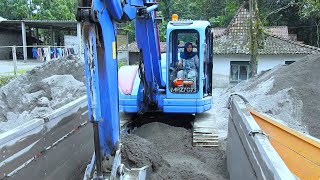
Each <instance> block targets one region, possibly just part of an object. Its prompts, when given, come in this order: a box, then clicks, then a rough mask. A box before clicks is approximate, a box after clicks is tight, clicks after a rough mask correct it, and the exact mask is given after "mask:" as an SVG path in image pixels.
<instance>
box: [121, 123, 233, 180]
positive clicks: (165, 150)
mask: <svg viewBox="0 0 320 180" xmlns="http://www.w3.org/2000/svg"><path fill="white" fill-rule="evenodd" d="M122 143H123V148H122V163H124V164H125V165H126V167H130V168H133V167H143V166H145V165H149V166H150V167H151V170H152V172H151V179H228V172H227V166H226V158H225V154H224V152H223V150H221V149H220V148H204V147H193V146H192V133H191V131H190V130H187V129H185V128H182V127H174V126H169V125H166V124H163V123H159V122H153V123H149V124H146V125H143V126H142V127H139V128H137V129H136V130H135V131H134V132H133V134H130V135H126V136H124V137H122Z"/></svg>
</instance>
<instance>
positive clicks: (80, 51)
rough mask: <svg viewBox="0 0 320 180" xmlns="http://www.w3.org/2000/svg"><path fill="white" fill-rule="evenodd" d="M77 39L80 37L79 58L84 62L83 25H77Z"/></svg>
mask: <svg viewBox="0 0 320 180" xmlns="http://www.w3.org/2000/svg"><path fill="white" fill-rule="evenodd" d="M77 37H78V41H79V42H78V46H79V47H78V51H79V54H78V56H79V57H80V59H81V60H82V59H83V54H84V53H83V52H82V51H83V47H82V38H81V23H79V22H78V23H77Z"/></svg>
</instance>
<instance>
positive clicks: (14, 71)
mask: <svg viewBox="0 0 320 180" xmlns="http://www.w3.org/2000/svg"><path fill="white" fill-rule="evenodd" d="M12 58H13V73H14V75H15V76H16V75H17V50H16V46H13V47H12Z"/></svg>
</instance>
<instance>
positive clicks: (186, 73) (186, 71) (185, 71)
mask: <svg viewBox="0 0 320 180" xmlns="http://www.w3.org/2000/svg"><path fill="white" fill-rule="evenodd" d="M178 67H179V68H180V69H181V70H180V71H178V73H177V78H179V79H185V78H188V79H193V82H194V86H195V85H196V80H197V74H198V73H197V69H198V67H199V58H198V55H197V53H196V52H193V45H192V43H191V42H187V43H186V44H185V46H184V51H183V53H180V58H179V62H178Z"/></svg>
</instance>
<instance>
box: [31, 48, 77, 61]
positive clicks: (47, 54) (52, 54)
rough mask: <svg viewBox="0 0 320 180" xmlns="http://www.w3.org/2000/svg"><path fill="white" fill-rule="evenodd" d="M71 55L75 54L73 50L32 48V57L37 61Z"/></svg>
mask: <svg viewBox="0 0 320 180" xmlns="http://www.w3.org/2000/svg"><path fill="white" fill-rule="evenodd" d="M71 54H75V51H74V49H73V48H54V47H52V48H50V49H49V48H35V47H34V48H32V57H33V58H34V59H37V60H39V61H47V60H49V59H54V58H61V57H64V56H68V55H71Z"/></svg>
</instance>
